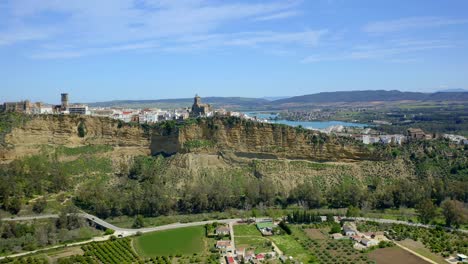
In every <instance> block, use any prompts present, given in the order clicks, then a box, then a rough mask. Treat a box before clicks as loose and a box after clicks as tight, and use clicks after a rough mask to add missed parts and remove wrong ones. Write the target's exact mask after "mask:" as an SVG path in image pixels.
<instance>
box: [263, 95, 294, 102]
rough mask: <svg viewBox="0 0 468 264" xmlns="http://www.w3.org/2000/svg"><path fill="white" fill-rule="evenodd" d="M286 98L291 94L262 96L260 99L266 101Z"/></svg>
mask: <svg viewBox="0 0 468 264" xmlns="http://www.w3.org/2000/svg"><path fill="white" fill-rule="evenodd" d="M286 98H291V96H271V97H269V96H265V97H262V98H261V99H265V100H267V101H276V100H280V99H286Z"/></svg>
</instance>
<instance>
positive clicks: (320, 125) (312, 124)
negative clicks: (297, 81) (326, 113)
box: [244, 112, 368, 129]
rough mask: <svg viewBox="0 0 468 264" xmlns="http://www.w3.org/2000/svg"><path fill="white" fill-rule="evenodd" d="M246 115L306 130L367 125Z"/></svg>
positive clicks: (262, 114) (255, 113)
mask: <svg viewBox="0 0 468 264" xmlns="http://www.w3.org/2000/svg"><path fill="white" fill-rule="evenodd" d="M244 114H246V115H248V116H250V117H254V116H256V117H257V118H260V119H268V121H269V122H271V123H276V124H284V125H288V126H293V127H295V126H302V127H304V128H313V129H325V128H327V127H331V126H337V125H338V126H339V125H341V126H345V127H365V126H368V125H367V124H360V123H351V122H342V121H288V120H284V119H281V120H270V118H275V117H276V116H277V114H272V113H270V112H245V113H244Z"/></svg>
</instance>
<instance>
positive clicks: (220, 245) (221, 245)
mask: <svg viewBox="0 0 468 264" xmlns="http://www.w3.org/2000/svg"><path fill="white" fill-rule="evenodd" d="M229 247H231V240H219V241H216V248H217V249H228V248H229Z"/></svg>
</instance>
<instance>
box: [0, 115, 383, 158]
mask: <svg viewBox="0 0 468 264" xmlns="http://www.w3.org/2000/svg"><path fill="white" fill-rule="evenodd" d="M168 124H171V123H170V122H168V123H166V124H162V125H158V126H157V127H155V128H148V127H143V126H131V125H129V124H122V123H119V122H118V121H115V120H112V119H108V118H99V117H85V116H52V115H49V116H37V117H32V118H31V120H29V121H27V122H24V123H22V124H21V125H18V126H16V127H14V128H12V130H11V132H10V133H8V134H6V135H5V139H4V144H3V145H4V146H3V147H0V161H9V160H13V159H15V158H17V157H21V156H25V155H30V154H37V153H39V151H40V150H41V148H42V147H43V146H44V145H48V146H67V147H77V146H83V145H110V146H113V147H114V152H113V153H112V155H114V156H116V155H120V154H123V155H126V156H133V155H149V154H152V155H156V154H164V155H172V154H175V153H206V154H216V155H218V154H223V155H227V154H229V155H235V156H237V157H244V158H268V159H276V158H287V159H305V160H311V161H359V160H378V159H379V158H378V157H376V156H374V155H373V154H372V153H371V152H369V150H368V149H367V148H366V147H364V146H360V145H358V144H357V143H356V142H351V141H350V139H345V138H338V137H333V136H327V135H324V134H321V133H317V132H314V131H310V130H305V129H297V128H292V127H288V126H282V125H273V124H265V123H255V122H251V121H246V120H241V119H237V118H210V119H202V120H198V121H192V123H191V124H185V125H183V126H177V125H175V124H173V123H172V126H168ZM5 146H6V147H5Z"/></svg>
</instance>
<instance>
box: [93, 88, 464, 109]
mask: <svg viewBox="0 0 468 264" xmlns="http://www.w3.org/2000/svg"><path fill="white" fill-rule="evenodd" d="M269 99H270V100H269ZM272 99H274V98H273V97H264V98H247V97H202V102H203V103H207V104H211V105H213V106H214V107H215V108H225V109H229V110H245V111H248V110H271V109H286V108H292V107H296V106H309V105H310V104H330V103H358V102H377V101H380V102H391V101H468V92H436V93H419V92H401V91H397V90H392V91H385V90H373V91H342V92H323V93H317V94H308V95H302V96H294V97H288V98H281V99H278V100H273V101H272ZM192 104H193V98H178V99H159V100H116V101H108V102H97V103H90V104H89V105H90V106H92V107H126V108H127V107H128V108H162V109H173V108H184V107H191V106H192Z"/></svg>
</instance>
